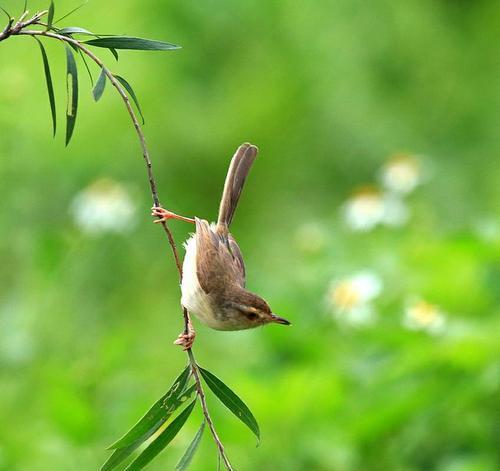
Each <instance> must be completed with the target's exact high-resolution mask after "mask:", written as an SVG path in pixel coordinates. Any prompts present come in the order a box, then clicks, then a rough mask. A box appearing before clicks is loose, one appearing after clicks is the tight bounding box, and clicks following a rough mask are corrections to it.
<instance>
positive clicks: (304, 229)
mask: <svg viewBox="0 0 500 471" xmlns="http://www.w3.org/2000/svg"><path fill="white" fill-rule="evenodd" d="M326 242H327V234H326V231H325V229H324V228H323V227H322V226H320V225H319V224H318V223H315V222H306V223H304V224H302V225H301V226H299V227H298V228H297V231H296V233H295V243H296V245H297V247H298V248H299V250H300V251H301V252H304V253H311V254H312V253H317V252H320V251H321V250H322V249H323V248H324V247H325V245H326Z"/></svg>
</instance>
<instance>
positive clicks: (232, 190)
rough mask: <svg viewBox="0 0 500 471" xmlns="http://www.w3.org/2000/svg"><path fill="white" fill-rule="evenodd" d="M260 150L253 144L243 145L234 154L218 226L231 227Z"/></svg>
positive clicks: (220, 208)
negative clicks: (247, 179)
mask: <svg viewBox="0 0 500 471" xmlns="http://www.w3.org/2000/svg"><path fill="white" fill-rule="evenodd" d="M257 152H258V149H257V147H256V146H254V145H252V144H248V143H245V144H242V145H241V146H240V147H238V150H237V151H236V153H235V154H234V156H233V158H232V160H231V163H230V164H229V169H228V171H227V176H226V182H225V183H224V191H223V193H222V199H221V202H220V207H219V217H218V219H217V225H218V226H221V227H229V225H230V224H231V221H232V220H233V216H234V212H235V211H236V206H237V205H238V200H239V199H240V195H241V190H242V189H243V185H244V183H245V179H246V178H247V175H248V172H249V171H250V167H251V166H252V164H253V161H254V160H255V158H256V157H257Z"/></svg>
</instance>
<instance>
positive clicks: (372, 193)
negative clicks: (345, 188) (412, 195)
mask: <svg viewBox="0 0 500 471" xmlns="http://www.w3.org/2000/svg"><path fill="white" fill-rule="evenodd" d="M343 216H344V219H345V222H346V224H347V226H348V227H349V228H350V229H352V230H353V231H360V232H366V231H369V230H371V229H373V228H374V227H375V226H377V225H379V224H386V225H388V226H401V225H403V224H405V223H406V222H407V221H408V218H409V210H408V207H407V206H406V204H405V203H404V201H402V200H401V199H399V198H398V197H396V196H395V195H390V194H384V193H382V192H381V191H379V190H377V189H376V188H365V189H362V190H360V191H358V192H356V193H354V194H353V195H352V196H351V197H350V198H349V199H348V200H347V201H346V203H345V204H344V206H343Z"/></svg>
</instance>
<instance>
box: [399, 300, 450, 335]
mask: <svg viewBox="0 0 500 471" xmlns="http://www.w3.org/2000/svg"><path fill="white" fill-rule="evenodd" d="M445 324H446V316H445V314H444V313H443V312H442V311H441V310H440V309H439V307H438V306H436V305H435V304H430V303H428V302H427V301H424V300H422V299H419V300H416V301H413V302H410V303H408V305H407V307H406V310H405V314H404V319H403V325H404V326H405V327H407V328H408V329H410V330H423V331H425V332H428V333H430V334H439V333H441V332H442V331H443V329H444V327H445Z"/></svg>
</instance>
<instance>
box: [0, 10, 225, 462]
mask: <svg viewBox="0 0 500 471" xmlns="http://www.w3.org/2000/svg"><path fill="white" fill-rule="evenodd" d="M46 14H47V10H45V11H42V12H39V13H37V14H36V15H34V16H33V17H32V18H30V19H29V20H27V21H23V19H24V18H25V17H26V15H24V16H23V17H22V18H21V19H20V20H19V21H18V22H17V23H16V24H15V25H14V26H12V24H13V21H12V22H10V23H9V24H8V25H7V27H6V28H5V29H4V30H3V31H2V32H1V33H0V41H2V40H4V39H7V38H8V37H10V36H17V35H26V36H34V37H36V36H45V37H47V38H52V39H58V40H60V41H63V42H64V43H67V44H72V45H73V46H76V47H77V48H78V49H79V50H80V51H81V52H82V53H83V54H85V55H86V56H87V57H89V58H90V59H91V60H92V61H94V62H95V63H96V64H97V65H98V66H99V67H100V68H101V70H102V71H103V73H104V74H105V75H106V76H107V78H108V79H109V81H110V82H111V84H112V85H113V86H114V87H115V89H116V90H117V92H118V94H119V95H120V97H121V98H122V100H123V102H124V104H125V107H126V109H127V112H128V114H129V116H130V119H131V120H132V123H133V125H134V129H135V131H136V134H137V136H138V139H139V143H140V146H141V150H142V156H143V159H144V162H145V164H146V170H147V175H148V180H149V187H150V191H151V196H152V200H153V205H154V206H161V203H160V198H159V195H158V189H157V185H156V180H155V177H154V174H153V164H152V162H151V157H150V154H149V150H148V146H147V143H146V138H145V136H144V132H143V131H142V127H141V125H140V123H139V120H138V118H137V115H136V114H135V111H134V109H133V107H132V105H131V102H130V99H129V96H128V94H127V92H126V91H125V90H124V88H123V87H122V85H121V84H120V82H119V80H118V79H117V78H116V77H115V76H114V75H113V74H112V73H111V72H110V70H109V69H108V68H107V67H106V66H105V65H104V63H103V62H102V61H101V59H100V58H99V57H97V56H96V55H95V54H94V53H93V52H92V51H91V50H90V49H88V48H87V47H86V46H84V45H83V44H82V43H81V42H80V41H78V40H76V39H73V38H70V37H68V36H65V35H62V34H57V33H54V32H50V31H38V30H26V29H24V28H26V27H27V26H30V25H40V24H41V23H40V22H39V20H40V18H41V17H42V16H44V15H46ZM161 225H162V226H163V229H164V231H165V234H166V236H167V238H168V243H169V245H170V248H171V250H172V255H173V257H174V261H175V265H176V268H177V272H178V274H179V280H180V281H182V265H181V262H180V258H179V253H178V250H177V246H176V243H175V240H174V237H173V235H172V232H171V230H170V228H169V227H168V226H167V223H166V222H165V221H162V222H161ZM183 317H184V332H185V333H188V331H189V326H190V323H191V321H190V317H189V313H188V311H187V310H186V309H183ZM187 355H188V358H189V364H190V366H191V371H192V373H193V379H194V381H195V384H196V390H197V393H198V398H199V401H200V406H201V408H202V411H203V416H204V417H205V420H206V422H207V424H208V426H209V429H210V432H211V434H212V437H213V439H214V442H215V444H216V446H217V450H218V456H219V457H220V458H222V461H223V462H224V465H225V466H226V469H227V470H228V471H233V467H232V466H231V463H230V462H229V458H228V457H227V455H226V453H225V450H224V445H223V444H222V442H221V440H220V438H219V436H218V435H217V431H216V430H215V426H214V423H213V421H212V418H211V416H210V413H209V410H208V406H207V402H206V397H205V392H204V390H203V384H202V382H201V378H200V373H199V369H198V364H197V363H196V359H195V357H194V353H193V351H192V349H191V348H189V349H187Z"/></svg>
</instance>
